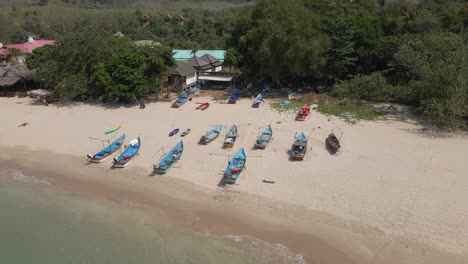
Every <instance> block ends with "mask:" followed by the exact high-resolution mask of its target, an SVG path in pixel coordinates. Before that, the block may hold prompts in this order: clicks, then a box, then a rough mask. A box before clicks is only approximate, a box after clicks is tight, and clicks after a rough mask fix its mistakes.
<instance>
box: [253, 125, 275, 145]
mask: <svg viewBox="0 0 468 264" xmlns="http://www.w3.org/2000/svg"><path fill="white" fill-rule="evenodd" d="M272 136H273V130H271V126H270V125H268V126H267V127H266V128H265V129H264V130H263V132H262V133H261V134H260V135H259V136H258V138H257V141H256V143H255V148H256V149H265V148H266V147H267V146H268V143H270V140H271V137H272Z"/></svg>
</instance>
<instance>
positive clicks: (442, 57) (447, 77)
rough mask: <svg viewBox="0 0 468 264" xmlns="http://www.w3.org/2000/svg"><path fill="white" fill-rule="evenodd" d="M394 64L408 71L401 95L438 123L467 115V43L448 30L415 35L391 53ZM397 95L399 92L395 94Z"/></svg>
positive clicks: (450, 123)
mask: <svg viewBox="0 0 468 264" xmlns="http://www.w3.org/2000/svg"><path fill="white" fill-rule="evenodd" d="M394 57H395V61H394V63H393V67H394V68H395V69H396V70H395V71H400V72H402V71H403V73H404V74H406V75H407V80H406V81H405V82H403V83H401V85H404V86H406V89H408V90H409V91H406V92H405V94H404V95H403V96H401V95H400V96H401V98H403V99H404V100H406V101H409V102H413V103H415V104H417V105H418V106H419V107H420V109H421V111H422V112H423V113H424V114H425V115H426V116H428V117H429V119H430V120H431V121H432V122H434V123H435V124H437V125H440V126H453V125H455V124H457V122H458V121H459V120H461V119H462V118H463V117H464V116H466V115H468V109H467V106H468V75H467V72H468V45H467V44H466V43H465V42H464V40H463V38H462V37H460V36H458V35H456V34H453V33H447V32H433V33H425V34H421V35H416V36H414V37H413V38H412V39H410V40H408V41H407V42H406V43H405V44H404V45H403V46H402V47H401V49H400V50H399V51H398V52H397V53H396V54H395V55H394ZM397 96H398V94H397Z"/></svg>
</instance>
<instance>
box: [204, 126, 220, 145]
mask: <svg viewBox="0 0 468 264" xmlns="http://www.w3.org/2000/svg"><path fill="white" fill-rule="evenodd" d="M222 129H223V127H222V126H221V125H217V126H215V127H214V128H213V129H211V130H210V131H208V132H206V134H205V135H203V136H202V137H201V138H200V144H204V145H206V144H208V143H210V142H211V141H213V140H214V139H215V138H217V137H218V136H219V133H221V130H222Z"/></svg>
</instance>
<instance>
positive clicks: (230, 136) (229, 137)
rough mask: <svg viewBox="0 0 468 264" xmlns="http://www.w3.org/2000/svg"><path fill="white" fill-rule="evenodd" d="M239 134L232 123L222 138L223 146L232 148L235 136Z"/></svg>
mask: <svg viewBox="0 0 468 264" xmlns="http://www.w3.org/2000/svg"><path fill="white" fill-rule="evenodd" d="M238 136H239V133H238V130H237V126H236V125H232V127H230V128H229V130H228V131H227V133H226V137H225V138H224V145H223V147H224V148H232V147H234V143H235V142H236V139H237V137H238Z"/></svg>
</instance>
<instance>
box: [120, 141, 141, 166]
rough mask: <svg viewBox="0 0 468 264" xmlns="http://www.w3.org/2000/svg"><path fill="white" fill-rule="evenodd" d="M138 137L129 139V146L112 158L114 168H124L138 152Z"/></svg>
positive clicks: (139, 143) (139, 142)
mask: <svg viewBox="0 0 468 264" xmlns="http://www.w3.org/2000/svg"><path fill="white" fill-rule="evenodd" d="M140 145H141V141H140V137H137V138H135V139H133V140H132V141H130V144H129V146H128V147H127V148H126V149H125V150H124V152H122V154H120V156H119V157H117V158H114V167H116V168H124V167H126V166H127V165H128V164H129V163H130V161H131V160H132V159H133V158H134V157H135V156H136V154H138V151H139V150H140Z"/></svg>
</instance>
